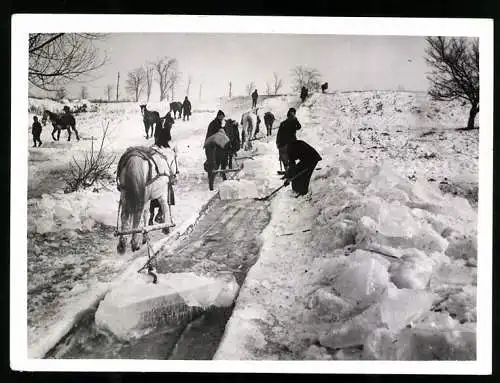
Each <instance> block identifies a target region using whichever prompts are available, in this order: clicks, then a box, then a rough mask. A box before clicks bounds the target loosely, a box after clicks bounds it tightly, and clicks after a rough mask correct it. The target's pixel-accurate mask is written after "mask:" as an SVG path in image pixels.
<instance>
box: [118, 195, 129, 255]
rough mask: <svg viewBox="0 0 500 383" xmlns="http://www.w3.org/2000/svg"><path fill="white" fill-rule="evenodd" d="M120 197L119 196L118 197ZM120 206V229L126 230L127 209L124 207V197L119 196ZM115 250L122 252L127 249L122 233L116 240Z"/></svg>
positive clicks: (127, 222) (127, 225)
mask: <svg viewBox="0 0 500 383" xmlns="http://www.w3.org/2000/svg"><path fill="white" fill-rule="evenodd" d="M120 198H121V197H120ZM120 206H121V209H122V210H121V214H120V216H121V222H122V227H121V230H122V231H124V230H127V229H128V228H129V214H128V211H127V210H126V208H125V199H124V198H121V202H120ZM116 250H117V251H118V253H120V254H123V253H125V251H126V250H127V240H126V238H125V237H124V236H123V235H120V239H119V240H118V245H117V247H116Z"/></svg>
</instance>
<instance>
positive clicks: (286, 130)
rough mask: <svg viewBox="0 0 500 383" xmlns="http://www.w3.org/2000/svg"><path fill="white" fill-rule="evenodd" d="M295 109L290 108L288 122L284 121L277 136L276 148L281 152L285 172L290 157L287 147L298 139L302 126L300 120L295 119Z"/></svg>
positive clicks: (280, 156) (281, 161) (280, 157)
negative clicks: (297, 134) (298, 132)
mask: <svg viewBox="0 0 500 383" xmlns="http://www.w3.org/2000/svg"><path fill="white" fill-rule="evenodd" d="M295 113H296V110H295V108H290V109H289V110H288V113H287V114H286V117H287V118H286V120H285V121H283V122H282V123H281V124H280V126H279V128H278V134H277V135H276V147H277V148H278V152H279V160H280V167H281V163H283V165H284V167H285V170H286V168H287V166H288V159H287V158H288V156H287V149H286V148H287V145H288V144H289V143H290V142H292V141H295V140H296V139H297V136H296V133H297V130H300V129H301V128H302V126H301V125H300V122H299V120H297V118H296V117H295Z"/></svg>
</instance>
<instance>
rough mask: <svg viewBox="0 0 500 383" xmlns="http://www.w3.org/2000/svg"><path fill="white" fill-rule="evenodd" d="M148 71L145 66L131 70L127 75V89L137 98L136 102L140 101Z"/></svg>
mask: <svg viewBox="0 0 500 383" xmlns="http://www.w3.org/2000/svg"><path fill="white" fill-rule="evenodd" d="M145 78H146V72H145V70H144V68H136V69H134V70H132V71H130V72H129V73H128V75H127V85H126V89H127V92H129V93H130V94H131V95H132V96H134V98H135V102H137V101H139V96H140V94H141V92H142V90H143V87H144V80H145Z"/></svg>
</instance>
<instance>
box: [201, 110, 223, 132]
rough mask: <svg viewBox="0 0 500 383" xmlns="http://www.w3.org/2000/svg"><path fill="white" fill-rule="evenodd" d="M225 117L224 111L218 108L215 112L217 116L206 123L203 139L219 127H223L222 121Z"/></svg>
mask: <svg viewBox="0 0 500 383" xmlns="http://www.w3.org/2000/svg"><path fill="white" fill-rule="evenodd" d="M225 117H226V115H225V114H224V112H223V111H222V110H219V111H218V112H217V116H216V117H215V118H214V119H213V120H212V122H210V124H208V129H207V135H206V137H205V139H207V138H208V137H210V136H211V135H212V134H215V133H217V132H218V131H219V130H220V129H222V127H223V124H222V122H223V121H224V118H225Z"/></svg>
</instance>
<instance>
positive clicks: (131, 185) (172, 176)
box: [117, 145, 179, 253]
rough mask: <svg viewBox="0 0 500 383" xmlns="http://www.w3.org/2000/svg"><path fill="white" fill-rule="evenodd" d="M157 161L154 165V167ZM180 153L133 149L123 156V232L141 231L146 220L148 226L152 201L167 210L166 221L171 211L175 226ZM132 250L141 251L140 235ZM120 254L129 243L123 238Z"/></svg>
mask: <svg viewBox="0 0 500 383" xmlns="http://www.w3.org/2000/svg"><path fill="white" fill-rule="evenodd" d="M151 162H153V164H151ZM178 173H179V171H178V168H177V153H176V151H175V150H173V149H171V148H168V147H167V148H165V147H159V146H156V145H153V146H151V147H137V146H136V147H131V148H128V149H127V151H126V152H125V153H124V154H123V155H122V157H121V158H120V161H119V163H118V174H117V177H118V179H117V181H118V188H119V190H120V192H121V195H120V208H121V226H122V227H121V230H120V231H121V232H123V231H127V230H129V229H130V221H132V229H137V228H138V227H139V225H140V223H141V218H143V222H144V225H147V223H148V221H149V215H150V211H149V205H148V202H149V201H151V200H158V202H159V203H160V206H161V208H162V211H163V217H164V218H163V222H166V214H167V212H168V214H169V219H170V223H171V224H172V225H173V221H172V214H171V211H170V205H169V198H171V197H172V196H171V195H170V193H173V187H172V186H173V185H175V184H176V183H177V180H176V174H178ZM146 241H147V233H145V234H143V240H142V243H143V244H144V243H146ZM131 247H132V251H136V250H139V248H140V244H139V242H138V241H137V233H133V234H132V240H131ZM117 250H118V252H119V253H124V252H125V250H126V240H125V238H124V236H123V235H120V239H119V243H118V246H117Z"/></svg>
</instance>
